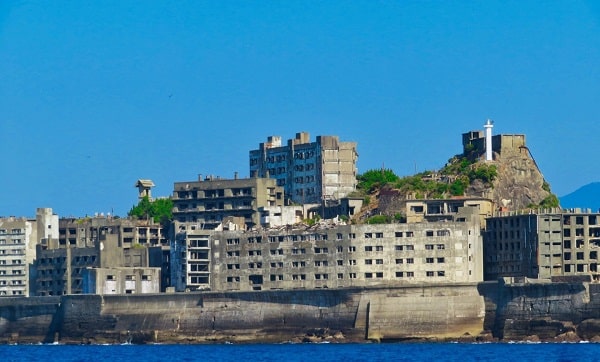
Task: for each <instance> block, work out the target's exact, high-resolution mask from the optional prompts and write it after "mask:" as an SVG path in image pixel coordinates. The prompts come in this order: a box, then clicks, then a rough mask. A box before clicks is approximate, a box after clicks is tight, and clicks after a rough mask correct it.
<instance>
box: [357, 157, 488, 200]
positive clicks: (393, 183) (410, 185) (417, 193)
mask: <svg viewBox="0 0 600 362" xmlns="http://www.w3.org/2000/svg"><path fill="white" fill-rule="evenodd" d="M497 176H498V171H497V168H496V166H495V165H490V164H487V163H477V162H475V161H472V160H471V159H469V158H468V157H466V156H463V155H457V156H454V157H452V158H451V159H449V160H448V164H447V165H446V166H445V167H444V168H443V169H441V170H440V172H439V173H438V174H435V173H434V172H432V171H425V172H421V173H418V174H416V175H414V176H406V177H398V176H397V175H396V174H395V173H394V172H393V171H392V170H386V169H382V170H369V171H367V172H365V173H364V174H362V175H358V176H357V180H358V185H357V190H358V192H357V195H360V196H363V197H364V203H365V205H368V204H369V202H370V201H371V200H370V197H369V196H368V195H370V194H372V193H373V192H375V191H376V190H378V189H381V188H382V187H385V186H389V187H392V188H394V189H397V190H400V191H401V192H403V193H413V194H414V197H415V198H416V199H425V198H430V199H441V198H445V197H449V196H462V195H464V194H465V191H466V190H467V188H468V187H469V185H470V184H471V183H473V182H474V181H475V180H480V181H481V182H483V183H485V184H491V183H492V182H493V181H494V180H495V179H496V177H497Z"/></svg>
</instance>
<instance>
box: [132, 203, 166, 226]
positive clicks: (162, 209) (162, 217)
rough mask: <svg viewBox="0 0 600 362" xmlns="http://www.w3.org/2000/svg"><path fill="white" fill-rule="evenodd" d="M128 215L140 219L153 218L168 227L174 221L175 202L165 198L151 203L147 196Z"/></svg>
mask: <svg viewBox="0 0 600 362" xmlns="http://www.w3.org/2000/svg"><path fill="white" fill-rule="evenodd" d="M127 215H129V216H135V217H137V218H138V219H150V218H152V220H154V221H155V222H160V223H161V224H162V225H163V226H165V227H166V226H167V225H168V224H169V223H170V222H171V220H172V219H173V200H171V199H169V198H163V199H156V200H154V201H150V199H149V198H148V197H147V196H146V197H144V198H143V199H141V200H140V202H138V204H137V206H134V207H132V208H131V210H129V213H128V214H127Z"/></svg>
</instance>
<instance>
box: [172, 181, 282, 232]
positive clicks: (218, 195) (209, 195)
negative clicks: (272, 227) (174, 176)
mask: <svg viewBox="0 0 600 362" xmlns="http://www.w3.org/2000/svg"><path fill="white" fill-rule="evenodd" d="M172 200H173V219H174V220H176V221H178V222H192V223H197V224H199V225H201V228H203V229H215V228H217V227H218V226H219V225H221V224H222V223H223V222H224V221H225V220H226V219H227V218H238V219H239V218H241V220H242V224H243V225H240V226H242V227H243V228H247V229H251V228H253V227H258V226H260V225H261V213H260V211H259V209H260V208H265V207H267V208H268V207H277V206H283V205H284V195H283V188H281V187H280V186H277V185H276V180H274V179H270V178H257V177H254V178H245V179H238V178H237V177H235V178H234V179H221V178H215V177H212V176H209V177H206V178H205V179H202V177H201V176H199V177H198V180H197V181H188V182H176V183H175V185H174V190H173V197H172Z"/></svg>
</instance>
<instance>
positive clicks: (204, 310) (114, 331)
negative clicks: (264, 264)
mask: <svg viewBox="0 0 600 362" xmlns="http://www.w3.org/2000/svg"><path fill="white" fill-rule="evenodd" d="M599 336H600V284H589V283H551V284H503V283H499V282H486V283H479V284H460V285H456V284H455V285H440V286H420V285H412V286H403V287H379V288H351V289H315V290H288V291H283V290H274V291H258V292H228V293H214V292H203V293H180V294H157V295H119V296H99V295H71V296H63V297H34V298H6V299H0V343H39V342H45V343H51V342H55V341H58V342H62V343H123V342H133V343H149V342H160V343H210V342H221V343H222V342H226V341H227V342H283V341H323V340H332V341H340V342H348V341H364V340H410V339H427V340H431V339H433V340H445V339H461V340H464V339H465V338H467V340H468V339H469V338H470V339H472V340H474V339H476V338H480V339H484V340H490V339H492V337H493V338H494V339H496V340H522V339H528V338H534V339H535V338H539V339H546V340H577V339H578V338H584V339H591V340H598V341H600V337H599Z"/></svg>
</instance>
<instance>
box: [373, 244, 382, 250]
mask: <svg viewBox="0 0 600 362" xmlns="http://www.w3.org/2000/svg"><path fill="white" fill-rule="evenodd" d="M375 251H383V245H377V246H375Z"/></svg>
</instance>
